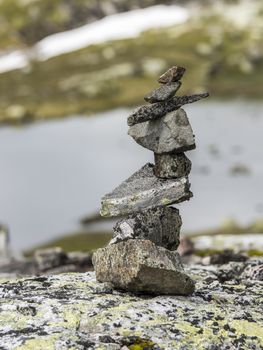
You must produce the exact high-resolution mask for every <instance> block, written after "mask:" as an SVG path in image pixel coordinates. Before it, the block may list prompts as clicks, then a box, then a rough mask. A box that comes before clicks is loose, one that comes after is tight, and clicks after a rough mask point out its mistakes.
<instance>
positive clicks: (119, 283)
mask: <svg viewBox="0 0 263 350" xmlns="http://www.w3.org/2000/svg"><path fill="white" fill-rule="evenodd" d="M184 72H185V69H184V68H183V67H178V66H174V67H172V68H170V69H169V70H168V71H167V72H165V73H164V74H163V75H162V76H161V77H160V78H159V80H158V81H159V83H161V86H160V87H159V88H157V89H155V90H153V91H152V92H150V93H149V94H147V95H146V96H145V100H146V101H147V102H149V103H150V105H149V104H148V105H144V106H141V107H139V108H137V109H136V110H135V111H134V112H133V113H132V114H131V115H130V116H129V117H128V125H129V127H130V128H129V132H128V134H129V135H130V136H132V137H133V139H134V140H135V141H136V142H137V143H138V144H139V145H141V146H143V147H145V148H147V149H149V150H151V151H153V152H154V158H155V165H153V164H150V163H148V164H146V165H144V166H143V167H142V168H141V169H140V170H138V171H137V172H135V173H134V174H133V175H132V176H131V177H130V178H128V179H127V180H126V181H124V182H123V183H122V184H121V185H120V186H118V187H117V188H116V189H115V190H114V191H113V192H111V193H109V194H107V195H106V196H104V197H103V198H102V209H101V215H102V216H120V215H121V216H125V215H127V217H126V218H125V219H122V220H120V221H119V222H117V224H116V226H115V227H114V235H113V239H112V240H111V241H110V243H109V245H108V246H106V247H105V248H102V249H99V250H98V251H97V252H96V253H95V254H94V256H93V263H94V267H95V271H96V277H97V280H98V281H100V282H110V283H111V284H112V285H113V286H114V287H115V288H118V289H122V290H126V291H131V292H144V293H152V294H182V295H183V294H184V295H186V294H190V293H192V292H193V290H194V283H193V281H192V280H191V278H190V277H189V276H187V275H186V274H185V272H184V270H183V267H182V264H181V261H180V256H179V254H178V252H177V251H176V249H177V247H178V245H179V235H180V228H181V225H182V220H181V217H180V215H179V211H178V209H176V208H174V207H172V206H171V205H172V204H175V203H180V202H183V201H185V200H189V199H190V198H191V197H192V193H191V191H190V184H189V180H188V174H189V173H190V170H191V161H190V160H189V159H188V158H187V157H186V155H185V154H184V153H183V152H185V151H188V150H192V149H194V148H195V139H194V135H193V131H192V128H191V125H190V123H189V120H188V118H187V115H186V113H185V111H184V110H183V109H182V108H181V107H182V105H184V104H187V103H191V102H195V101H198V100H200V99H201V98H204V97H207V96H208V93H204V94H198V95H192V96H174V95H175V93H176V92H177V90H178V89H179V88H180V86H181V82H180V79H181V78H182V76H183V74H184Z"/></svg>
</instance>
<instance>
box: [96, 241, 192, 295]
mask: <svg viewBox="0 0 263 350" xmlns="http://www.w3.org/2000/svg"><path fill="white" fill-rule="evenodd" d="M92 261H93V264H94V267H95V271H96V278H97V280H98V281H99V282H109V283H111V284H112V285H113V286H114V287H115V288H119V289H122V290H127V291H132V292H143V293H150V294H181V295H188V294H191V293H193V291H194V283H193V281H192V280H191V279H190V278H189V277H188V276H187V275H186V274H185V272H184V270H183V267H182V265H181V261H180V257H179V254H178V253H177V252H174V251H170V250H167V249H165V248H162V247H158V246H156V245H155V244H154V243H152V242H151V241H149V240H133V239H130V240H128V241H125V242H120V243H117V244H112V245H109V246H107V247H105V248H101V249H98V250H97V251H96V252H95V253H94V255H93V259H92Z"/></svg>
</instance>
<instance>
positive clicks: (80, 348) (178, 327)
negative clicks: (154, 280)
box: [0, 258, 263, 350]
mask: <svg viewBox="0 0 263 350" xmlns="http://www.w3.org/2000/svg"><path fill="white" fill-rule="evenodd" d="M235 265H236V267H235V268H233V266H231V265H230V264H226V265H222V266H220V265H219V266H218V265H214V266H201V265H195V266H189V267H187V268H185V270H186V272H187V274H188V275H189V276H191V278H192V279H193V280H194V281H195V283H196V288H195V291H194V293H193V294H192V295H191V296H190V297H189V296H171V295H169V296H168V295H167V296H164V295H163V296H151V295H148V296H146V295H138V294H137V295H136V294H131V293H126V292H122V291H116V290H114V289H113V288H112V286H110V285H109V284H107V283H98V282H96V279H95V275H94V273H93V272H87V273H67V274H60V275H56V276H54V275H51V276H37V277H30V278H29V277H27V278H23V279H17V280H14V281H10V282H5V283H0V348H1V349H3V350H13V349H16V350H26V349H39V350H41V349H43V350H46V349H61V350H66V349H75V350H88V349H90V350H93V349H97V350H99V349H100V350H121V349H122V350H123V349H126V350H127V349H130V350H134V349H149V350H162V349H165V350H186V349H187V350H196V349H202V350H211V349H220V350H221V349H225V350H226V349H244V350H250V349H254V350H261V349H262V347H263V319H262V306H263V301H262V288H263V284H262V283H263V282H262V280H259V279H257V278H258V277H257V276H258V275H257V274H254V273H251V274H250V275H248V274H247V273H248V271H250V270H253V269H255V268H257V269H258V270H259V268H260V266H261V267H262V266H263V260H262V259H259V258H257V259H248V260H247V261H245V262H235ZM230 270H231V271H233V273H232V274H229V273H227V271H230Z"/></svg>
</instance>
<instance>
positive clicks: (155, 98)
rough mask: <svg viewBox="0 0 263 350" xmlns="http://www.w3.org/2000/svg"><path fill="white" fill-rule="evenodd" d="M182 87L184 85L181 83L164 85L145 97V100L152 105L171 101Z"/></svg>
mask: <svg viewBox="0 0 263 350" xmlns="http://www.w3.org/2000/svg"><path fill="white" fill-rule="evenodd" d="M181 85H182V83H181V82H179V81H177V82H175V83H171V84H169V85H163V86H161V87H159V88H158V89H155V90H153V91H151V92H150V93H149V94H147V95H145V96H144V99H145V101H147V102H150V103H155V102H163V101H166V100H169V99H170V98H171V97H173V96H174V94H175V93H176V91H177V90H178V89H179V88H180V86H181Z"/></svg>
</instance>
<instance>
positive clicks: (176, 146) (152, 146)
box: [128, 109, 195, 154]
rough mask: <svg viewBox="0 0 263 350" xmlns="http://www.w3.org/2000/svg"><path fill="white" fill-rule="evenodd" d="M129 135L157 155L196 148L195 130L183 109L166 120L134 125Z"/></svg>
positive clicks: (169, 115)
mask: <svg viewBox="0 0 263 350" xmlns="http://www.w3.org/2000/svg"><path fill="white" fill-rule="evenodd" d="M128 134H129V135H130V136H131V137H132V138H133V139H134V140H135V141H136V142H137V143H138V144H139V145H141V146H143V147H145V148H147V149H149V150H151V151H153V152H155V153H158V154H160V153H171V152H174V153H181V152H185V151H188V150H191V149H194V148H195V139H194V135H193V130H192V128H191V125H190V123H189V120H188V118H187V115H186V113H185V111H184V110H183V109H178V110H177V111H174V112H171V113H168V114H166V116H165V117H164V118H161V119H157V120H152V121H148V122H145V123H141V124H136V125H133V126H131V127H130V128H129V131H128Z"/></svg>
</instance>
